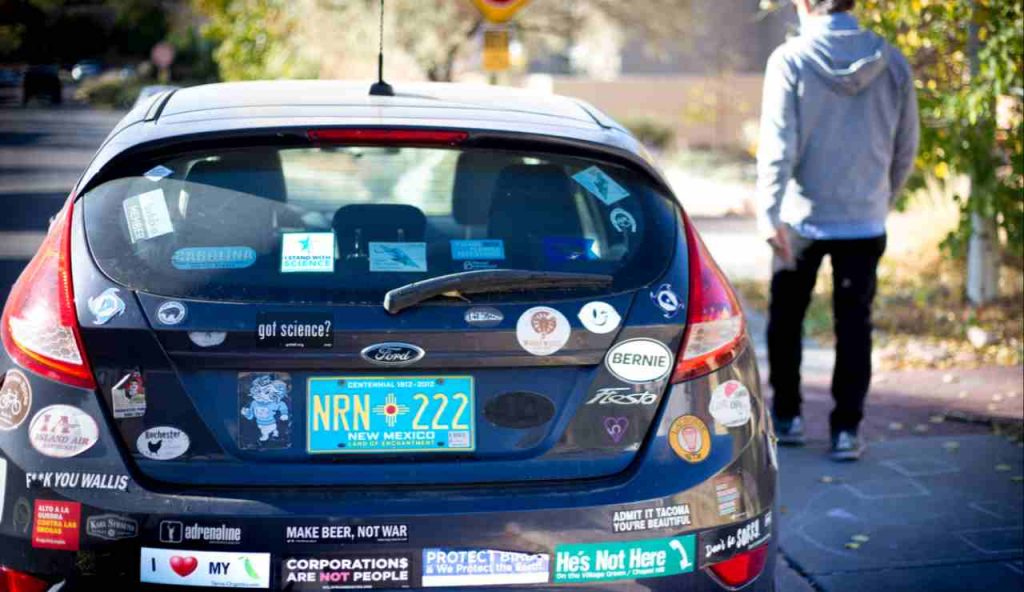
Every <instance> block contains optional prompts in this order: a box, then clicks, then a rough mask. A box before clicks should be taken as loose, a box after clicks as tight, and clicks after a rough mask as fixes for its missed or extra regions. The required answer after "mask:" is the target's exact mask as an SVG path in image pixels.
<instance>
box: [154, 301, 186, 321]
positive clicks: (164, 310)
mask: <svg viewBox="0 0 1024 592" xmlns="http://www.w3.org/2000/svg"><path fill="white" fill-rule="evenodd" d="M187 315H188V309H186V308H185V305H184V304H182V303H181V302H178V301H177V300H168V301H167V302H164V303H163V304H161V305H160V308H158V309H156V319H157V320H158V321H160V322H161V323H163V324H165V325H177V324H179V323H181V322H182V321H184V320H185V317H186V316H187Z"/></svg>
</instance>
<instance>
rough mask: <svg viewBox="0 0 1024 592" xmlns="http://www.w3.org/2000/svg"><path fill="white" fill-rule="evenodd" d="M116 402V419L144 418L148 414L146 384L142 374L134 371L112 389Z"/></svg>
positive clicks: (112, 396) (111, 396)
mask: <svg viewBox="0 0 1024 592" xmlns="http://www.w3.org/2000/svg"><path fill="white" fill-rule="evenodd" d="M110 398H111V399H113V402H114V418H115V419H126V418H129V417H142V416H143V415H145V414H146V384H145V382H143V380H142V374H141V373H140V372H139V371H137V370H133V371H131V372H129V373H128V374H127V375H125V376H124V378H122V379H121V380H120V381H118V383H117V384H115V385H114V388H112V389H110Z"/></svg>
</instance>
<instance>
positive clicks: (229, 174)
mask: <svg viewBox="0 0 1024 592" xmlns="http://www.w3.org/2000/svg"><path fill="white" fill-rule="evenodd" d="M185 181H186V182H189V183H198V184H201V185H210V186H213V187H219V188H221V189H230V190H232V191H238V192H241V193H248V194H250V195H255V196H257V197H262V198H264V199H269V200H271V201H276V202H284V201H285V199H286V196H287V192H286V189H285V184H284V173H283V172H282V170H281V157H280V156H279V155H278V153H277V150H238V151H232V152H225V153H224V154H222V155H221V156H220V157H218V158H217V159H215V160H201V161H199V162H197V163H195V164H193V165H192V168H191V169H189V171H188V175H187V176H186V177H185Z"/></svg>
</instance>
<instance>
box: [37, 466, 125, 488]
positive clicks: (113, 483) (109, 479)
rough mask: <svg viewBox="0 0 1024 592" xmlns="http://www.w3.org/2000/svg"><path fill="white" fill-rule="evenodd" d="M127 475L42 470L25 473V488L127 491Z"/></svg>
mask: <svg viewBox="0 0 1024 592" xmlns="http://www.w3.org/2000/svg"><path fill="white" fill-rule="evenodd" d="M129 479H130V477H128V475H118V474H115V473H72V472H67V471H42V472H33V471H27V472H26V473H25V488H26V489H35V488H43V489H105V490H107V491H128V481H129Z"/></svg>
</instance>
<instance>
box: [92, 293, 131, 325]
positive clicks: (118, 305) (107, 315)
mask: <svg viewBox="0 0 1024 592" xmlns="http://www.w3.org/2000/svg"><path fill="white" fill-rule="evenodd" d="M118 292H120V290H118V289H117V288H107V289H106V290H103V292H101V293H100V294H99V295H97V296H90V297H89V300H88V304H89V312H91V313H92V316H93V319H92V324H93V325H106V324H107V323H109V322H110V319H112V318H114V317H116V316H120V315H121V314H122V313H124V308H125V305H124V300H121V297H120V296H118V295H117V293H118Z"/></svg>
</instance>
